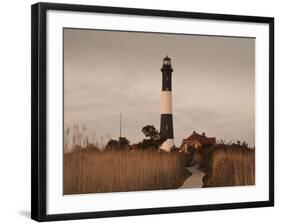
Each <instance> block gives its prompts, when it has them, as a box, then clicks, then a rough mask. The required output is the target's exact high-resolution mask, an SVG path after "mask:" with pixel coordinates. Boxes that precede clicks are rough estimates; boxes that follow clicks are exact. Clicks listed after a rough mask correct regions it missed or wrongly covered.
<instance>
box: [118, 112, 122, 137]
mask: <svg viewBox="0 0 281 224" xmlns="http://www.w3.org/2000/svg"><path fill="white" fill-rule="evenodd" d="M119 127H120V130H119V131H120V136H119V137H120V138H121V137H122V113H120V124H119Z"/></svg>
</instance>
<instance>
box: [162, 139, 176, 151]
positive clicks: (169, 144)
mask: <svg viewBox="0 0 281 224" xmlns="http://www.w3.org/2000/svg"><path fill="white" fill-rule="evenodd" d="M174 145H175V144H174V139H167V140H166V141H165V142H163V143H162V145H161V146H160V149H161V150H164V151H166V152H170V151H171V149H172V148H173V146H174Z"/></svg>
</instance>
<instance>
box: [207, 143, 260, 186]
mask: <svg viewBox="0 0 281 224" xmlns="http://www.w3.org/2000/svg"><path fill="white" fill-rule="evenodd" d="M205 157H206V156H205ZM208 158H209V160H208V161H205V172H206V175H205V177H204V178H203V187H222V186H242V185H254V184H255V150H254V149H249V148H235V147H226V148H216V149H213V151H212V152H211V153H210V154H209V156H208ZM205 160H206V158H205Z"/></svg>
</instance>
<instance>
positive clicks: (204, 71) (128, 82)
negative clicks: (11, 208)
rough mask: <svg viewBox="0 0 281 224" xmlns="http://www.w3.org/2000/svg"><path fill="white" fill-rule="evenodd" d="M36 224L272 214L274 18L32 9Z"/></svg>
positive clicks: (53, 6)
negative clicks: (260, 210)
mask: <svg viewBox="0 0 281 224" xmlns="http://www.w3.org/2000/svg"><path fill="white" fill-rule="evenodd" d="M31 51H32V66H31V67H32V200H31V201H32V207H31V211H32V212H31V216H32V219H34V220H37V221H53V220H67V219H83V218H98V217H114V216H130V215H145V214H160V213H176V212H191V211H205V210H219V209H235V208H252V207H265V206H273V205H274V19H273V18H269V17H256V16H241V15H223V14H209V13H195V12H183V11H163V10H151V9H136V8H116V7H103V6H88V5H68V4H53V3H38V4H35V5H32V50H31Z"/></svg>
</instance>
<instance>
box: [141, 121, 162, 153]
mask: <svg viewBox="0 0 281 224" xmlns="http://www.w3.org/2000/svg"><path fill="white" fill-rule="evenodd" d="M142 133H143V134H144V136H145V137H146V139H143V141H142V142H141V143H140V146H141V148H143V149H148V148H151V149H158V148H159V147H160V145H161V144H162V143H163V142H164V141H166V139H164V138H162V137H161V133H160V132H159V131H158V130H157V129H156V128H155V127H154V126H153V125H146V126H145V127H143V128H142Z"/></svg>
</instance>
